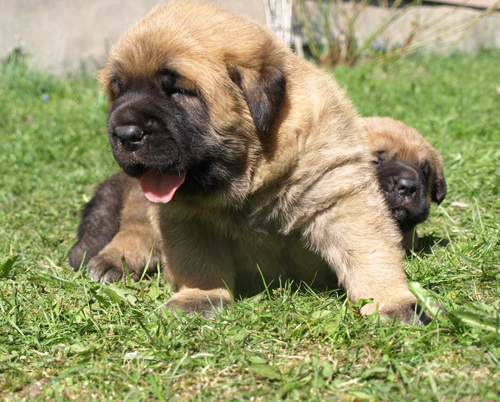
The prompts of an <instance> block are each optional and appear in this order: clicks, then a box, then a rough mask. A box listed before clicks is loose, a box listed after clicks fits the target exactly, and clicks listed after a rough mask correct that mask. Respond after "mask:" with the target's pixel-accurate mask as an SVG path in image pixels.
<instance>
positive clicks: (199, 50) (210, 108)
mask: <svg viewBox="0 0 500 402" xmlns="http://www.w3.org/2000/svg"><path fill="white" fill-rule="evenodd" d="M100 81H101V83H102V86H103V88H104V91H105V92H106V93H107V95H108V97H109V104H110V109H109V137H110V142H111V146H112V150H113V154H114V156H115V159H116V160H117V161H118V164H119V165H120V166H121V167H122V169H123V170H124V172H125V173H127V174H128V175H130V176H132V177H136V178H140V183H141V187H142V191H143V192H144V194H145V195H146V196H147V198H148V199H149V200H150V201H151V202H150V208H149V214H150V217H151V222H152V224H153V227H154V231H155V233H156V235H155V236H156V237H155V238H156V240H157V241H158V243H159V248H160V249H161V253H162V267H163V272H164V274H165V276H166V277H167V279H168V280H169V281H170V282H171V283H172V286H173V288H174V290H175V291H177V293H176V294H175V295H174V296H173V297H172V298H171V299H170V300H169V301H168V303H167V306H168V307H170V308H180V309H182V310H185V311H189V312H199V313H203V314H204V315H207V316H209V315H213V311H214V309H215V310H217V309H219V308H222V305H223V304H227V303H230V302H231V299H232V294H233V293H238V294H240V293H247V292H252V291H253V290H254V289H255V287H256V286H257V287H258V286H259V284H261V283H262V278H261V273H262V275H263V276H264V278H265V280H266V282H267V283H271V282H272V283H274V284H275V285H276V284H278V283H279V279H280V278H282V279H286V278H288V279H291V280H294V281H295V282H300V281H304V282H306V283H308V284H310V285H312V286H314V287H319V288H321V287H325V286H328V285H329V284H330V283H332V282H334V278H335V277H336V278H337V279H338V282H339V283H340V284H341V285H342V286H344V287H345V289H346V290H347V292H348V295H349V298H350V299H351V300H352V301H353V302H357V301H358V300H359V299H362V298H372V299H373V303H370V304H368V305H365V306H364V307H363V309H362V313H363V314H371V313H374V312H375V311H376V310H377V309H378V308H380V311H381V312H382V313H384V314H387V315H389V316H393V315H397V317H398V318H399V319H400V320H403V321H406V322H413V321H414V319H415V311H416V310H417V311H419V307H418V306H417V301H416V298H415V297H414V296H413V294H412V293H410V292H409V290H408V285H407V280H406V275H405V272H404V270H403V266H402V250H401V248H400V234H399V231H398V228H397V226H396V225H395V223H394V221H393V220H392V219H391V217H390V214H389V211H388V209H387V207H386V205H385V203H384V199H383V196H382V194H381V193H380V191H379V189H378V184H377V182H376V178H375V175H374V171H373V168H372V166H371V163H372V162H371V160H370V155H369V154H368V152H367V149H366V146H365V143H364V135H363V131H362V127H361V125H360V120H359V118H358V117H357V114H356V112H355V110H354V109H353V107H352V106H351V103H350V102H349V101H348V100H347V99H346V97H345V95H344V94H343V92H342V91H341V89H340V88H339V87H338V86H337V84H336V83H335V82H334V81H333V80H332V79H331V78H330V77H329V76H328V75H327V74H325V73H323V72H321V71H320V70H318V69H317V68H315V67H314V66H312V65H311V64H309V63H308V62H306V61H304V60H301V59H299V58H297V57H296V56H295V55H294V54H293V53H292V52H291V51H290V50H289V49H287V48H285V47H284V46H283V45H282V44H281V43H280V42H279V41H278V40H277V39H276V38H275V36H274V35H273V34H272V32H270V31H269V30H268V29H267V28H265V27H262V26H261V25H259V24H257V23H256V22H254V21H252V20H250V19H247V18H245V17H242V16H239V15H236V14H233V13H231V12H227V11H224V10H221V9H219V8H217V7H215V6H213V5H209V4H203V3H193V2H179V3H176V2H174V3H167V4H165V5H162V6H159V7H157V8H155V9H154V10H153V11H152V12H151V13H149V14H148V15H147V16H146V17H145V18H144V19H143V20H141V21H139V22H138V23H137V24H136V25H134V26H133V27H132V28H131V29H130V30H129V31H128V32H126V33H125V34H123V35H122V36H121V37H120V39H119V40H118V42H117V43H116V44H115V45H114V47H113V48H112V50H111V53H110V55H109V60H108V62H107V64H106V67H105V68H104V70H102V72H101V73H100ZM137 202H139V203H141V205H142V202H143V201H137ZM140 208H142V206H141V207H140ZM90 215H91V214H90ZM120 231H121V226H120V230H119V232H118V234H119V233H120ZM113 242H114V239H113ZM129 245H130V241H127V242H126V243H124V244H119V243H117V244H115V245H114V246H113V247H114V248H115V249H116V250H118V251H119V252H123V250H124V249H125V253H127V252H128V250H127V248H128V246H129ZM146 249H147V248H146ZM108 251H109V247H108ZM143 254H144V249H143ZM116 264H118V262H117V263H116ZM129 265H130V264H129ZM134 269H137V270H138V271H140V270H141V268H137V267H135V268H134ZM95 276H96V277H97V276H98V275H95ZM100 277H101V278H102V277H105V274H104V275H102V274H101V275H100ZM424 319H425V318H424V317H423V316H422V318H421V320H424Z"/></svg>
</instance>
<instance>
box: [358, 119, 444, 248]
mask: <svg viewBox="0 0 500 402" xmlns="http://www.w3.org/2000/svg"><path fill="white" fill-rule="evenodd" d="M362 126H363V128H364V130H365V133H366V139H367V143H368V148H369V151H370V153H371V156H372V158H373V159H376V158H377V157H378V155H379V153H381V152H382V153H383V154H384V160H386V161H399V162H403V163H408V164H410V165H413V166H423V165H424V164H428V169H429V171H428V174H427V176H428V177H427V179H428V180H427V200H426V203H427V208H429V207H430V204H431V202H432V201H433V195H434V196H435V193H436V191H441V192H443V191H444V193H445V192H446V191H445V190H446V183H445V180H444V173H443V159H442V157H441V155H440V154H439V152H438V151H437V150H436V149H434V148H433V147H432V146H431V145H430V144H429V143H428V142H427V141H426V140H425V138H424V137H422V135H421V134H420V133H419V132H418V131H417V130H415V129H414V128H412V127H409V126H407V125H406V124H404V123H403V122H401V121H398V120H394V119H392V118H390V117H366V118H363V119H362ZM436 186H441V187H444V188H438V189H436V188H435V187H436ZM443 198H444V195H443ZM434 201H435V200H434ZM403 246H404V248H405V249H406V250H411V249H418V248H419V246H418V235H417V233H416V231H415V230H411V231H408V232H404V233H403Z"/></svg>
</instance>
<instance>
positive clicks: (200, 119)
mask: <svg viewBox="0 0 500 402" xmlns="http://www.w3.org/2000/svg"><path fill="white" fill-rule="evenodd" d="M286 52H287V50H285V49H284V48H283V47H282V46H281V45H280V44H279V43H277V41H276V39H275V38H274V36H273V35H272V34H271V33H270V32H268V31H267V30H266V29H265V28H262V27H260V25H258V24H257V23H254V22H253V21H251V20H248V19H246V18H244V17H241V16H238V15H235V14H232V13H230V12H227V11H223V10H221V9H219V8H217V7H215V6H212V5H209V4H202V3H191V2H183V3H168V4H165V5H163V6H160V7H157V8H155V9H153V11H151V12H150V13H149V14H148V15H147V16H146V17H145V18H144V19H142V20H141V21H139V22H138V23H137V24H135V25H134V26H133V27H132V28H131V29H130V30H129V31H128V32H126V33H124V34H123V35H122V36H121V37H120V38H119V40H118V42H117V43H116V44H115V45H114V46H113V48H112V50H111V52H110V55H109V59H108V62H107V64H106V66H105V68H104V69H103V70H102V71H101V72H100V74H99V79H100V82H101V84H102V87H103V89H104V91H105V92H106V94H107V95H108V98H109V106H110V108H109V117H108V131H109V138H110V142H111V147H112V150H113V155H114V157H115V159H116V160H117V162H118V164H119V165H120V166H121V167H122V169H123V170H124V171H125V172H126V173H127V174H129V175H131V176H134V177H137V178H141V184H142V187H143V190H144V192H145V194H146V196H148V198H149V199H150V200H152V201H154V202H168V201H170V199H171V198H172V197H173V195H174V193H179V194H184V195H197V194H206V193H213V192H221V191H222V192H226V193H230V194H231V193H233V195H234V193H236V192H237V189H238V186H239V187H240V188H241V187H244V183H245V181H246V180H247V176H246V175H248V172H249V171H250V169H251V165H252V163H254V159H255V155H256V154H258V149H259V148H260V147H261V143H262V141H265V140H266V137H267V136H269V135H270V132H271V131H272V127H273V123H274V120H275V118H276V116H277V114H278V112H279V109H280V105H281V103H282V101H283V98H284V96H285V87H286V81H285V76H284V73H283V68H282V64H283V62H282V60H283V54H284V53H286Z"/></svg>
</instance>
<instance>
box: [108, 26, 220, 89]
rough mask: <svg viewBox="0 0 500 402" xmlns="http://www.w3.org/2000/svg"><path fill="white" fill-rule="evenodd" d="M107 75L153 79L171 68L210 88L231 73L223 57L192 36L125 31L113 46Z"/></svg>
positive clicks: (109, 76)
mask: <svg viewBox="0 0 500 402" xmlns="http://www.w3.org/2000/svg"><path fill="white" fill-rule="evenodd" d="M106 70H107V71H106V72H107V74H106V75H107V78H108V79H109V80H110V79H111V78H113V77H118V78H119V79H121V80H123V81H135V80H152V79H154V77H155V76H156V74H157V73H158V72H159V71H162V70H169V71H171V72H174V73H176V74H178V75H179V76H181V77H182V78H184V79H186V80H188V81H191V82H192V83H194V84H196V86H197V87H200V88H204V89H205V90H210V88H212V87H214V86H220V85H221V82H220V80H221V77H225V76H226V75H227V72H226V68H225V65H224V62H223V57H220V55H218V54H214V52H213V51H211V49H210V48H207V47H206V46H202V45H201V44H200V43H198V42H196V41H195V40H193V39H191V38H189V37H183V36H181V35H178V34H177V35H175V34H169V33H168V32H165V31H162V32H161V35H160V32H146V33H144V34H142V35H141V34H137V33H131V34H125V35H124V36H123V37H122V38H121V40H120V41H119V42H118V43H117V44H116V45H115V46H114V47H113V49H112V51H111V53H110V56H109V59H108V63H107V65H106Z"/></svg>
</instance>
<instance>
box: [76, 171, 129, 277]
mask: <svg viewBox="0 0 500 402" xmlns="http://www.w3.org/2000/svg"><path fill="white" fill-rule="evenodd" d="M128 180H130V179H129V178H128V177H127V176H126V175H125V174H124V173H118V174H115V175H114V176H112V177H110V178H109V179H108V180H106V181H105V182H103V183H102V184H101V185H100V186H99V188H98V189H97V191H96V193H95V194H94V196H93V197H92V199H91V200H90V201H89V202H88V203H87V204H85V206H84V207H83V210H82V216H81V221H80V225H79V226H78V241H77V242H76V243H75V244H74V245H73V247H72V248H71V250H70V252H69V264H70V265H71V266H72V267H73V268H74V269H75V270H78V269H80V266H82V265H85V264H87V263H88V262H89V261H90V259H91V258H93V257H95V256H96V255H97V254H99V252H100V251H101V250H102V249H103V248H104V247H105V246H106V244H108V243H109V242H110V241H111V239H113V236H114V235H115V234H116V233H117V232H118V229H119V228H120V214H121V208H122V202H123V198H124V193H125V190H126V182H127V181H128Z"/></svg>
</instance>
